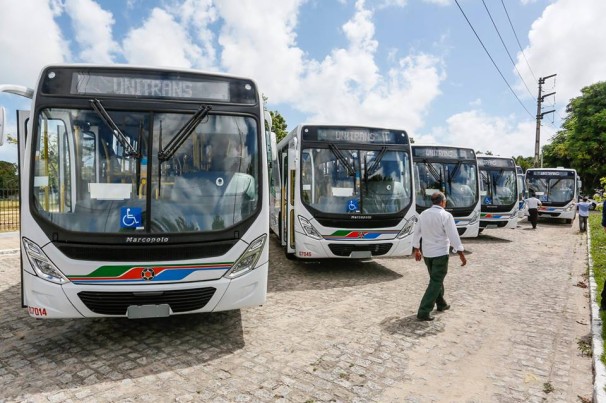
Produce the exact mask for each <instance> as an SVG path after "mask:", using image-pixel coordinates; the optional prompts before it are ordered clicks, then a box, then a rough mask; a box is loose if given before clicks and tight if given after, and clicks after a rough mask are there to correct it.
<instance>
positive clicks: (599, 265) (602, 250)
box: [589, 213, 606, 365]
mask: <svg viewBox="0 0 606 403" xmlns="http://www.w3.org/2000/svg"><path fill="white" fill-rule="evenodd" d="M589 227H590V231H591V247H590V250H591V257H592V259H593V275H594V277H595V282H596V286H597V295H596V296H595V298H596V302H597V304H598V306H601V303H602V297H601V294H602V290H603V289H604V281H605V280H606V231H604V228H602V214H601V213H597V214H596V213H594V214H590V215H589ZM605 303H606V301H605ZM600 316H601V318H602V321H606V312H604V311H600ZM602 340H603V341H604V340H606V327H602ZM604 347H605V349H604V352H605V353H603V354H602V356H601V357H600V359H601V360H602V362H603V363H604V365H606V345H605V346H604Z"/></svg>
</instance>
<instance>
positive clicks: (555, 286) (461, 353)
mask: <svg viewBox="0 0 606 403" xmlns="http://www.w3.org/2000/svg"><path fill="white" fill-rule="evenodd" d="M576 224H577V223H576V222H575V223H574V224H573V225H572V226H571V225H566V224H559V223H552V222H544V221H541V222H540V223H539V226H538V228H537V229H536V230H532V229H530V227H529V225H528V224H526V223H525V222H522V223H521V224H520V226H519V227H518V229H516V230H486V231H485V232H484V234H483V235H481V236H480V237H479V238H477V239H464V244H465V245H466V247H467V248H468V249H469V252H470V253H469V255H468V260H469V263H468V265H467V266H465V267H459V264H458V259H451V262H450V272H449V274H448V276H447V278H446V283H445V286H446V298H447V299H448V301H449V303H450V304H451V305H452V308H451V309H450V310H449V311H446V312H438V313H436V314H435V316H436V320H434V321H433V322H418V321H416V320H415V313H416V309H417V306H418V303H419V301H420V299H421V296H422V294H423V291H424V289H425V286H426V284H427V273H426V269H425V267H424V265H423V264H422V263H417V262H415V261H414V260H413V259H411V258H400V259H376V260H374V261H370V262H353V261H343V260H341V261H330V262H322V263H314V262H301V261H295V262H292V261H289V260H287V259H285V258H284V256H283V254H282V252H281V250H280V248H279V246H278V244H277V240H276V239H275V238H272V239H271V253H270V258H271V261H270V281H269V293H268V301H267V304H266V305H265V306H263V307H258V308H252V309H246V310H242V311H234V312H226V313H216V314H205V315H187V316H178V317H171V318H166V319H153V320H137V321H129V320H126V319H81V320H52V321H48V320H46V321H45V320H36V319H32V318H29V317H28V316H27V314H26V312H25V310H24V309H22V308H21V307H20V285H19V255H18V254H15V253H13V254H10V253H5V254H0V275H1V276H2V278H3V280H4V281H2V283H1V284H0V304H1V306H2V309H1V310H0V401H6V402H12V401H34V402H37V401H50V402H64V401H129V402H140V401H154V402H156V401H179V402H187V401H212V402H248V401H255V402H257V401H259V402H269V401H272V402H273V401H289V402H290V401H293V402H324V401H343V402H366V401H379V402H428V401H429V402H442V401H449V402H450V401H454V402H527V401H531V402H543V401H547V402H575V401H582V398H585V399H589V398H590V397H591V393H592V369H591V358H590V356H587V355H585V354H583V353H584V352H585V351H584V349H583V348H581V347H582V346H583V345H584V344H583V343H584V341H585V340H589V339H587V337H588V336H589V332H590V325H589V306H588V291H587V288H584V285H585V284H586V283H587V280H586V277H585V276H584V275H583V274H584V272H585V271H586V265H587V258H586V240H585V235H582V234H580V233H579V232H578V229H577V225H576ZM587 401H589V400H587Z"/></svg>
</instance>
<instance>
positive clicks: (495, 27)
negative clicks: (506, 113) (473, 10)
mask: <svg viewBox="0 0 606 403" xmlns="http://www.w3.org/2000/svg"><path fill="white" fill-rule="evenodd" d="M482 4H484V8H485V9H486V12H487V13H488V16H489V17H490V21H492V26H493V27H494V29H495V31H497V35H499V39H500V40H501V43H502V44H503V47H504V48H505V52H507V56H509V60H511V64H513V68H514V69H516V72H517V73H518V76H519V77H520V80H522V83H523V84H524V87H526V91H528V94H530V97H531V98H532V99H533V100H535V101H536V99H535V98H534V95H532V92H530V89H529V88H528V85H526V81H524V77H522V74H520V70H518V67H517V66H516V63H515V62H514V61H513V57H511V53H509V49H507V45H505V41H504V40H503V37H502V36H501V33H500V32H499V28H497V24H496V23H495V22H494V19H493V18H492V14H490V10H488V6H486V2H485V1H484V0H482Z"/></svg>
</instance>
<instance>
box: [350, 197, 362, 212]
mask: <svg viewBox="0 0 606 403" xmlns="http://www.w3.org/2000/svg"><path fill="white" fill-rule="evenodd" d="M357 211H360V204H359V203H358V200H356V199H351V200H348V201H347V212H348V213H355V212H357Z"/></svg>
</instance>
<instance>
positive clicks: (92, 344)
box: [0, 285, 244, 400]
mask: <svg viewBox="0 0 606 403" xmlns="http://www.w3.org/2000/svg"><path fill="white" fill-rule="evenodd" d="M19 288H20V287H19V286H18V285H16V286H12V287H10V288H8V289H6V290H4V291H2V292H0V301H2V303H3V304H4V305H3V308H2V310H1V313H0V334H1V335H2V336H0V337H1V343H0V364H1V365H0V391H1V392H0V400H3V399H7V400H22V399H23V397H24V396H26V395H29V394H36V393H45V392H52V391H53V390H63V389H68V388H77V387H80V386H84V385H88V386H90V385H93V384H97V383H103V382H109V381H117V380H118V381H119V380H128V379H133V378H138V377H143V376H147V375H157V374H161V373H164V372H170V371H175V370H179V369H187V368H190V367H194V366H198V365H201V364H204V363H205V362H209V361H212V360H216V359H218V358H220V357H223V356H226V355H229V354H232V353H233V352H234V351H237V350H239V349H242V348H243V347H244V338H243V330H242V318H241V315H240V311H229V312H220V313H208V314H195V315H180V316H173V317H169V318H157V319H144V320H128V319H122V318H120V319H114V318H103V319H53V320H42V319H34V318H30V317H29V316H28V315H27V313H26V310H25V309H22V308H21V302H20V289H19Z"/></svg>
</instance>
